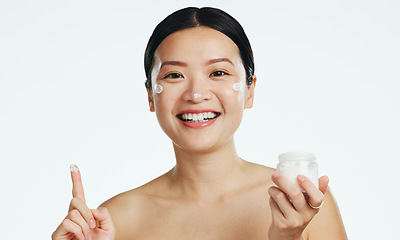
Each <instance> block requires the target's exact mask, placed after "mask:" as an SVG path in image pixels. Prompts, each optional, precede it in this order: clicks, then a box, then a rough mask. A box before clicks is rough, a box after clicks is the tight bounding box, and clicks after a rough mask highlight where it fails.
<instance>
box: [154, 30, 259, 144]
mask: <svg viewBox="0 0 400 240" xmlns="http://www.w3.org/2000/svg"><path fill="white" fill-rule="evenodd" d="M151 77H152V89H153V91H149V93H148V94H149V104H150V110H151V111H153V112H154V111H155V112H156V114H157V119H158V122H159V123H160V126H161V128H162V129H163V130H164V132H165V133H166V134H167V135H168V136H169V138H170V139H171V140H172V141H173V143H174V144H175V145H176V146H177V147H180V148H182V149H185V150H187V151H194V152H204V151H210V150H213V149H215V148H218V147H221V146H223V145H224V144H226V143H227V142H229V141H231V140H233V135H234V133H235V131H236V130H237V128H238V127H239V125H240V122H241V120H242V115H243V111H244V109H245V108H251V107H252V104H253V95H254V85H251V86H248V85H246V80H245V79H246V72H245V69H244V67H243V64H242V60H241V58H240V53H239V49H238V48H237V46H236V44H235V43H234V42H233V41H232V40H231V39H230V38H228V37H227V36H225V35H224V34H222V33H220V32H218V31H216V30H214V29H211V28H208V27H196V28H190V29H185V30H181V31H178V32H175V33H173V34H171V35H169V36H168V37H167V38H165V39H164V40H163V42H162V43H161V44H160V45H159V47H158V48H157V50H156V52H155V55H154V64H153V69H152V75H151ZM254 82H255V81H254ZM235 83H236V86H235V88H236V90H235V89H234V84H235ZM156 84H158V85H161V86H162V88H163V91H162V92H161V93H156V92H155V89H156V88H157V87H156ZM238 88H241V89H239V90H237V89H238Z"/></svg>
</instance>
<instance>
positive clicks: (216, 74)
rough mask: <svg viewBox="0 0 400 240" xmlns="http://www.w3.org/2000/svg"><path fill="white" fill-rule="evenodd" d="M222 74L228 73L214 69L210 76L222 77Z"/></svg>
mask: <svg viewBox="0 0 400 240" xmlns="http://www.w3.org/2000/svg"><path fill="white" fill-rule="evenodd" d="M224 75H229V74H227V73H226V72H224V71H215V72H213V73H211V74H210V77H222V76H224Z"/></svg>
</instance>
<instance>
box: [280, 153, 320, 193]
mask: <svg viewBox="0 0 400 240" xmlns="http://www.w3.org/2000/svg"><path fill="white" fill-rule="evenodd" d="M278 159H279V163H278V166H277V172H278V174H281V175H284V176H285V177H287V178H288V179H289V180H290V181H292V182H293V183H295V184H296V185H298V182H297V176H298V175H304V176H306V177H307V178H308V179H310V180H311V182H312V183H313V184H314V185H315V186H316V187H317V188H318V186H319V184H318V164H317V162H316V158H315V155H314V154H313V153H310V152H287V153H282V154H280V155H279V156H278ZM298 186H299V185H298Z"/></svg>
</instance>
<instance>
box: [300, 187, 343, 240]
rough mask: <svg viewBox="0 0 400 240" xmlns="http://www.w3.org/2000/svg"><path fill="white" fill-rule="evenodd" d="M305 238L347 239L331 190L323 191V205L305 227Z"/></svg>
mask: <svg viewBox="0 0 400 240" xmlns="http://www.w3.org/2000/svg"><path fill="white" fill-rule="evenodd" d="M306 232H307V233H306V235H307V236H308V238H307V239H332V240H333V239H335V240H336V239H341V240H342V239H343V240H345V239H347V236H346V231H345V229H344V225H343V221H342V218H341V216H340V212H339V208H338V205H337V203H336V201H335V198H334V197H333V195H332V193H331V191H330V190H329V189H328V191H327V192H326V193H325V199H324V205H323V206H322V207H321V209H320V211H319V212H318V214H317V215H315V217H314V218H313V220H312V221H311V222H310V224H309V225H308V227H307V229H306Z"/></svg>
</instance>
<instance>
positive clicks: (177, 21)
mask: <svg viewBox="0 0 400 240" xmlns="http://www.w3.org/2000/svg"><path fill="white" fill-rule="evenodd" d="M199 26H205V27H209V28H213V29H215V30H217V31H219V32H221V33H223V34H225V35H226V36H228V37H229V38H230V39H231V40H232V41H233V42H234V43H235V44H236V46H237V47H238V48H239V51H240V57H241V58H242V61H243V65H244V68H245V70H246V78H247V80H246V82H247V84H248V85H250V84H251V83H252V82H253V75H254V58H253V51H252V50H251V46H250V42H249V39H248V38H247V36H246V34H245V32H244V30H243V28H242V26H241V25H240V23H239V22H238V21H236V19H234V18H233V17H232V16H230V15H229V14H228V13H226V12H224V11H222V10H220V9H217V8H211V7H204V8H196V7H188V8H183V9H180V10H178V11H176V12H174V13H172V14H171V15H169V16H168V17H166V18H165V19H164V20H163V21H161V22H160V23H159V24H158V25H157V27H156V28H155V29H154V31H153V34H152V35H151V37H150V39H149V42H148V43H147V47H146V51H145V54H144V69H145V72H146V78H147V79H146V87H147V88H148V89H151V69H152V67H153V59H154V53H155V51H156V49H157V47H158V46H159V45H160V44H161V42H162V41H163V40H164V39H165V38H166V37H168V36H169V35H170V34H172V33H174V32H177V31H179V30H183V29H188V28H193V27H199Z"/></svg>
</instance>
